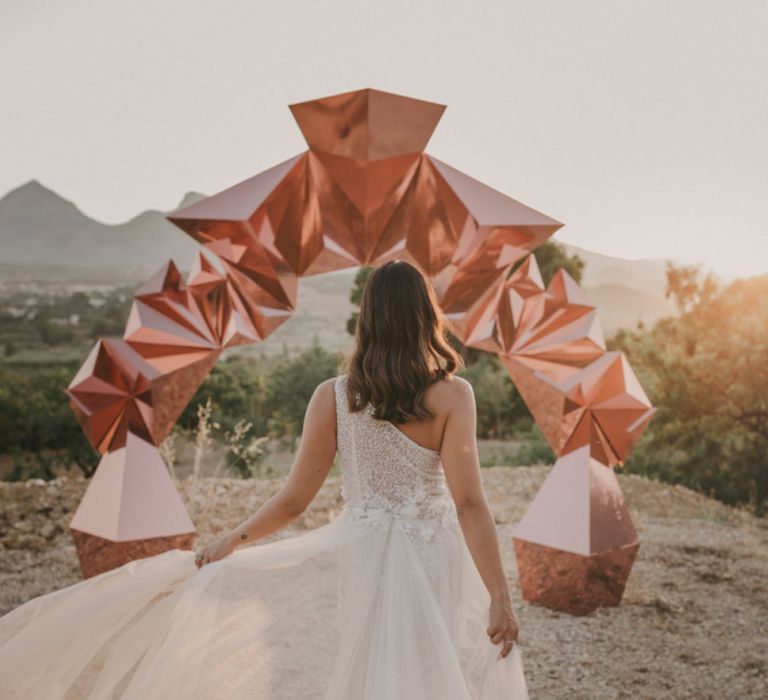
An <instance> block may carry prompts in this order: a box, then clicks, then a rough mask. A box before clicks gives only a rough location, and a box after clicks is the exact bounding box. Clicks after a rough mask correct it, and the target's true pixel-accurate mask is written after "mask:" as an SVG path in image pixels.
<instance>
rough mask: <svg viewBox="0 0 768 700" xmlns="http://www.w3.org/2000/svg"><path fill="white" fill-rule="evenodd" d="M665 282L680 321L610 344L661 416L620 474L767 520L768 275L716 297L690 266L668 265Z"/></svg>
mask: <svg viewBox="0 0 768 700" xmlns="http://www.w3.org/2000/svg"><path fill="white" fill-rule="evenodd" d="M667 278H668V286H667V294H668V296H669V297H672V298H673V299H674V301H675V303H676V305H677V307H678V309H679V311H680V316H679V317H673V318H665V319H662V320H661V321H659V322H658V323H656V325H655V326H654V327H653V328H652V329H651V330H650V331H645V330H644V329H642V328H639V329H637V330H636V331H621V332H619V333H617V334H616V335H615V336H614V337H613V338H612V339H611V340H610V343H609V347H611V348H612V349H619V350H623V351H624V352H625V353H626V354H627V356H628V359H629V361H630V363H631V365H632V367H633V368H634V369H635V371H636V372H637V373H638V376H639V379H640V382H641V384H642V385H643V386H644V387H645V388H646V390H647V392H648V394H649V398H650V399H651V401H652V402H653V403H654V405H655V406H657V407H658V411H657V413H656V415H655V416H654V418H653V420H652V421H651V423H650V426H649V428H648V430H647V431H646V433H645V434H644V435H643V438H642V439H641V441H640V443H639V444H638V446H637V448H636V449H635V451H634V452H633V453H632V455H631V457H630V459H629V460H628V461H627V464H626V470H627V471H631V472H637V473H641V474H646V475H649V476H654V477H657V478H659V479H662V480H664V481H668V482H672V483H681V484H684V485H686V486H688V487H690V488H693V489H696V490H698V491H701V492H703V493H706V494H707V495H711V496H715V497H716V498H718V499H720V500H722V501H724V502H725V503H729V504H750V505H751V506H752V507H753V508H754V509H755V510H756V511H758V512H759V513H761V514H764V513H765V511H766V502H767V499H768V463H767V462H766V455H767V454H768V366H767V365H766V358H768V275H764V276H761V277H755V278H752V279H748V280H736V281H735V282H733V283H732V284H730V285H728V286H727V287H726V288H724V289H719V288H718V286H717V284H716V283H715V281H714V279H713V277H712V276H711V275H706V276H704V275H703V274H702V273H701V271H700V270H699V269H698V268H696V267H691V266H682V267H676V266H674V265H669V267H668V268H667Z"/></svg>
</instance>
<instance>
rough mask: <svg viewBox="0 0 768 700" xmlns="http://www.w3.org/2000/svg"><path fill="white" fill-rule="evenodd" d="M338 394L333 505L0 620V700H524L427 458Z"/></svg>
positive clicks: (90, 583) (515, 658)
mask: <svg viewBox="0 0 768 700" xmlns="http://www.w3.org/2000/svg"><path fill="white" fill-rule="evenodd" d="M345 381H346V375H341V376H339V377H337V379H336V381H335V391H336V408H337V444H338V453H339V457H340V462H341V469H342V475H343V476H342V483H343V486H342V495H343V497H344V501H345V505H344V508H343V510H342V511H341V513H340V514H339V515H338V516H337V517H336V518H335V519H334V520H333V521H332V522H330V523H329V524H327V525H324V526H322V527H319V528H316V529H314V530H311V531H309V532H306V533H303V534H301V535H297V536H292V537H285V538H283V539H280V540H274V541H271V542H267V543H262V544H258V543H257V544H254V545H252V546H248V547H242V548H240V549H237V550H235V552H234V553H232V554H231V555H230V556H228V557H225V558H224V559H221V560H219V561H216V562H213V563H211V564H208V565H206V566H203V567H202V568H201V569H199V570H198V569H197V567H196V566H195V564H194V553H193V552H191V551H184V550H179V549H176V550H172V551H168V552H165V553H163V554H159V555H156V556H153V557H150V558H146V559H139V560H136V561H132V562H129V563H128V564H125V565H124V566H122V567H120V568H118V569H114V570H112V571H108V572H105V573H103V574H101V575H98V576H95V577H93V578H90V579H86V580H84V581H81V582H78V583H76V584H74V585H71V586H69V587H67V588H63V589H61V590H59V591H55V592H53V593H49V594H47V595H43V596H40V597H38V598H35V599H33V600H30V601H28V602H26V603H25V604H23V605H21V606H20V607H18V608H16V609H15V610H13V611H11V612H10V613H8V614H7V615H5V616H4V617H2V618H0V698H2V700H8V699H10V698H13V699H17V698H18V699H23V700H35V699H40V700H55V699H58V698H62V699H65V700H74V699H75V698H77V699H84V698H88V699H96V698H99V699H102V698H121V699H122V700H125V699H128V698H130V699H132V700H155V699H158V700H159V699H161V698H162V700H171V699H172V698H179V699H181V698H183V699H184V700H189V699H191V698H201V699H206V700H207V699H211V700H216V699H223V698H227V699H234V698H237V699H241V698H243V699H245V698H248V699H261V698H265V699H266V698H269V699H270V700H272V699H281V700H282V699H285V700H298V699H301V700H306V699H309V698H324V699H326V700H432V699H434V700H469V699H472V700H502V699H504V700H522V699H524V698H527V689H526V681H525V677H524V673H523V664H522V657H521V653H520V649H519V646H518V645H517V644H515V645H514V646H513V648H512V651H511V653H510V654H509V655H508V656H507V657H506V658H503V659H500V658H498V652H499V650H500V648H501V646H500V645H494V644H492V643H491V642H490V640H489V638H488V635H487V633H486V628H487V625H488V606H489V603H490V599H489V595H488V593H487V591H486V589H485V586H484V585H483V583H482V580H481V578H480V575H479V572H478V571H477V568H476V567H475V565H474V563H473V560H472V558H471V555H470V552H469V550H468V548H467V546H466V544H465V541H464V538H463V535H462V533H461V529H460V527H459V525H458V522H457V519H456V511H455V506H454V504H453V502H452V500H451V498H450V496H449V492H448V489H447V486H446V482H445V478H444V475H443V472H442V466H441V463H440V457H439V453H438V452H436V451H434V450H431V449H428V448H426V447H424V446H422V445H419V444H418V443H416V442H415V441H413V440H412V439H411V438H409V437H408V436H407V435H406V434H405V433H404V432H402V431H401V430H400V429H399V428H397V427H396V426H395V425H394V424H393V423H390V422H389V421H386V420H377V419H376V418H374V417H373V415H372V408H373V407H372V406H371V405H370V404H369V405H368V407H367V409H366V410H364V411H361V412H358V413H350V412H349V410H348V408H347V403H346V396H345Z"/></svg>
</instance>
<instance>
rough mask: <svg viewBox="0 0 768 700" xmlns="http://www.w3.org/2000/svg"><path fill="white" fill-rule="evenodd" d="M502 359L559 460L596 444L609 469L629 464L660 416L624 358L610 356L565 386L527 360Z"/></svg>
mask: <svg viewBox="0 0 768 700" xmlns="http://www.w3.org/2000/svg"><path fill="white" fill-rule="evenodd" d="M500 359H501V361H502V363H503V364H504V366H505V367H506V368H507V371H508V372H509V374H510V376H511V377H512V379H513V381H514V382H515V386H516V387H517V389H518V391H519V392H520V394H521V396H522V397H523V399H524V400H525V402H526V404H527V406H528V408H529V409H530V410H531V413H532V414H533V416H534V418H535V419H536V422H537V424H538V426H539V428H541V431H542V433H543V434H544V437H546V439H547V441H548V442H549V444H550V446H551V447H552V450H553V451H554V452H555V454H557V455H563V454H566V453H567V452H570V451H572V450H574V449H576V448H578V447H581V446H582V445H590V446H591V449H592V456H593V457H594V458H595V459H597V460H599V461H600V462H602V463H603V464H605V465H607V466H610V467H612V466H615V465H617V464H623V462H624V461H625V460H626V459H627V457H628V456H629V453H630V452H631V451H632V449H633V447H634V446H635V444H636V443H637V441H638V439H639V438H640V435H641V434H642V432H643V431H644V430H645V428H646V427H647V426H648V423H649V422H650V420H651V418H652V417H653V414H654V413H655V411H656V409H655V408H653V407H652V406H651V403H650V401H649V400H648V397H647V396H646V394H645V392H644V391H643V388H642V387H641V386H640V383H639V382H638V381H637V377H635V374H634V372H633V371H632V368H631V367H630V366H629V363H628V362H627V359H626V357H625V356H624V354H623V353H620V352H615V351H609V352H605V353H603V354H602V355H600V356H599V357H598V358H597V359H595V360H593V361H592V362H591V363H590V364H588V365H587V366H586V367H584V368H583V369H580V370H579V371H578V372H576V373H574V374H570V376H568V377H567V378H565V379H563V380H562V381H558V379H557V378H555V379H553V378H551V376H548V373H546V372H545V371H542V370H541V369H540V368H537V367H536V365H533V364H532V363H531V362H530V361H529V360H528V359H527V358H525V357H522V358H521V357H517V356H515V355H501V356H500Z"/></svg>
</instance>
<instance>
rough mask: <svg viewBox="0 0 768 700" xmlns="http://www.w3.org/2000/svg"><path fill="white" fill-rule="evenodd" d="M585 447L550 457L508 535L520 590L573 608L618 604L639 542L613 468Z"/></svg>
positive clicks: (536, 599)
mask: <svg viewBox="0 0 768 700" xmlns="http://www.w3.org/2000/svg"><path fill="white" fill-rule="evenodd" d="M589 452H590V448H589V445H584V446H583V447H580V448H579V449H577V450H575V451H573V452H570V453H568V454H567V455H565V456H564V457H560V459H558V460H557V462H556V463H555V465H554V467H553V468H552V471H551V472H550V473H549V474H548V475H547V478H546V479H545V480H544V483H543V484H542V486H541V488H540V489H539V491H538V493H537V494H536V496H535V497H534V499H533V501H532V502H531V504H530V505H529V506H528V509H527V510H526V512H525V514H524V515H523V518H522V519H521V521H520V522H519V523H518V525H517V526H516V528H515V531H514V537H513V542H514V545H515V554H516V557H517V563H518V570H519V579H520V586H521V589H522V591H523V597H524V598H525V599H526V600H528V601H530V602H533V603H539V604H541V605H545V606H547V607H551V608H556V609H558V610H563V611H565V612H569V613H572V614H576V615H582V614H585V613H588V612H591V611H592V610H594V609H595V608H597V607H598V606H601V605H618V604H619V601H620V600H621V596H622V593H623V591H624V586H625V584H626V581H627V577H628V576H629V571H630V568H631V566H632V562H633V560H634V557H635V554H636V553H637V549H638V546H639V544H640V543H639V539H638V536H637V531H636V530H635V526H634V524H633V522H632V518H631V517H630V515H629V510H628V509H627V506H626V504H625V502H624V496H623V494H622V492H621V489H620V487H619V484H618V480H617V479H616V475H615V474H614V472H613V470H612V469H606V467H605V466H604V465H603V464H601V463H600V462H598V461H597V460H595V459H593V458H592V457H591V456H590V454H589Z"/></svg>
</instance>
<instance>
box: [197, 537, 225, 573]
mask: <svg viewBox="0 0 768 700" xmlns="http://www.w3.org/2000/svg"><path fill="white" fill-rule="evenodd" d="M234 550H235V545H234V544H233V543H232V542H231V538H230V537H229V536H228V535H226V536H224V537H222V538H221V539H219V540H216V542H214V543H213V544H209V545H208V546H207V547H204V548H203V549H201V550H200V551H199V552H198V553H197V554H196V555H195V566H196V567H197V568H198V569H201V568H202V567H204V566H205V565H206V564H211V563H212V562H215V561H218V560H219V559H223V558H224V557H226V556H229V555H230V554H232V552H233V551H234Z"/></svg>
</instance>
